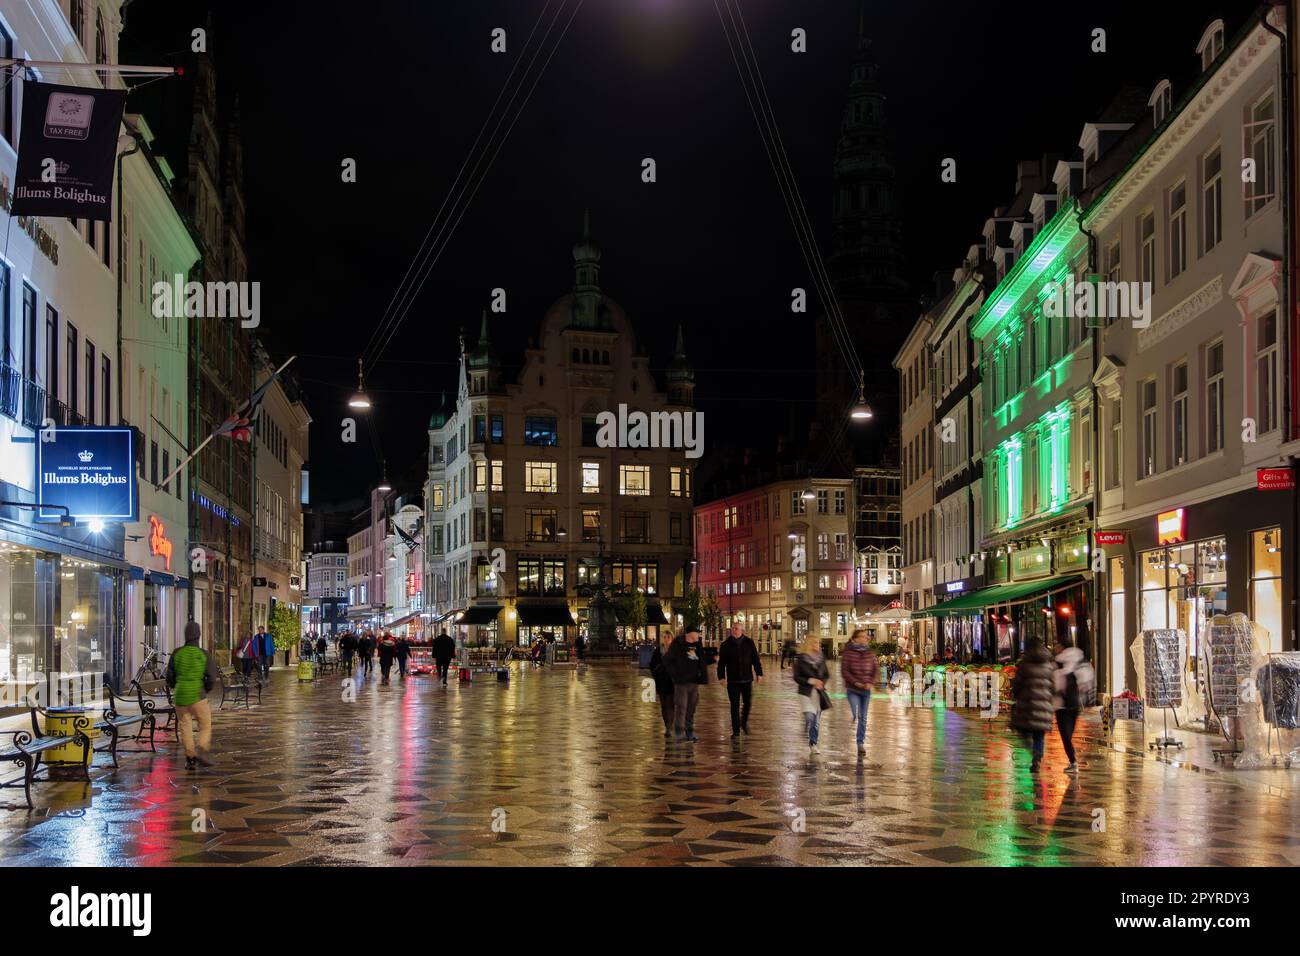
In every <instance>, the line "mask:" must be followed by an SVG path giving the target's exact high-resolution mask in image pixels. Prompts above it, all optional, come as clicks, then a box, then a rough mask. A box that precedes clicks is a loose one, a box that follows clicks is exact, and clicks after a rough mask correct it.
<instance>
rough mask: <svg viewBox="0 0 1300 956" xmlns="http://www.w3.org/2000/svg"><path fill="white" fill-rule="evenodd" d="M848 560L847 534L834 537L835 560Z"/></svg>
mask: <svg viewBox="0 0 1300 956" xmlns="http://www.w3.org/2000/svg"><path fill="white" fill-rule="evenodd" d="M848 559H849V536H848V535H847V534H837V535H835V560H836V561H847V560H848Z"/></svg>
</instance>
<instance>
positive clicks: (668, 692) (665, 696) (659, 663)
mask: <svg viewBox="0 0 1300 956" xmlns="http://www.w3.org/2000/svg"><path fill="white" fill-rule="evenodd" d="M671 646H672V636H671V635H670V634H665V635H664V636H663V637H661V638H660V639H659V643H658V644H656V645H655V650H654V653H653V654H651V655H650V674H651V675H652V676H653V677H654V681H655V697H657V698H658V700H659V714H660V716H661V717H663V720H664V736H665V737H671V736H672V735H673V713H674V712H673V679H672V678H671V677H669V676H668V669H667V668H666V667H665V666H664V653H665V652H666V651H667V650H668V648H669V647H671Z"/></svg>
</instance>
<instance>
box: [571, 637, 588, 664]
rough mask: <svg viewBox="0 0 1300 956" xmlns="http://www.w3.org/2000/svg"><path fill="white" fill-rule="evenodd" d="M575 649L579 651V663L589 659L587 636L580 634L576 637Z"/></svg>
mask: <svg viewBox="0 0 1300 956" xmlns="http://www.w3.org/2000/svg"><path fill="white" fill-rule="evenodd" d="M573 649H574V651H575V652H577V655H578V663H579V664H581V663H582V662H583V661H585V660H586V659H587V638H586V636H585V635H583V634H579V635H578V636H577V638H575V639H574V641H573Z"/></svg>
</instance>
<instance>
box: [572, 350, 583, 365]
mask: <svg viewBox="0 0 1300 956" xmlns="http://www.w3.org/2000/svg"><path fill="white" fill-rule="evenodd" d="M573 361H574V362H575V363H576V362H579V361H581V360H580V359H579V358H578V349H577V348H576V347H575V348H574V350H573Z"/></svg>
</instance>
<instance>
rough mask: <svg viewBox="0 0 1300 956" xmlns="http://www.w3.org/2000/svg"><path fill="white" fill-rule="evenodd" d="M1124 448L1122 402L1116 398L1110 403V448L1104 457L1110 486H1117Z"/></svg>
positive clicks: (1121, 472) (1120, 473)
mask: <svg viewBox="0 0 1300 956" xmlns="http://www.w3.org/2000/svg"><path fill="white" fill-rule="evenodd" d="M1123 450H1124V422H1123V402H1121V401H1120V400H1119V399H1116V400H1115V401H1114V402H1113V403H1111V413H1110V448H1108V449H1107V454H1106V457H1107V459H1108V461H1107V464H1106V467H1107V472H1108V476H1107V481H1106V483H1107V485H1108V486H1109V487H1111V488H1118V487H1119V484H1120V476H1121V475H1122V474H1123V471H1122V470H1121V467H1122V461H1123Z"/></svg>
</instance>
